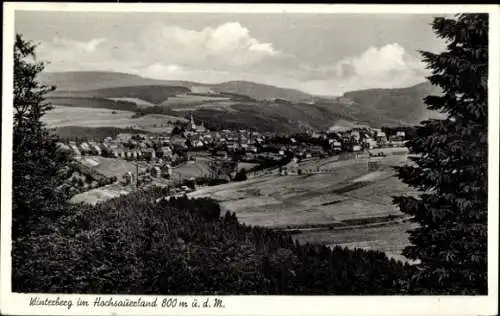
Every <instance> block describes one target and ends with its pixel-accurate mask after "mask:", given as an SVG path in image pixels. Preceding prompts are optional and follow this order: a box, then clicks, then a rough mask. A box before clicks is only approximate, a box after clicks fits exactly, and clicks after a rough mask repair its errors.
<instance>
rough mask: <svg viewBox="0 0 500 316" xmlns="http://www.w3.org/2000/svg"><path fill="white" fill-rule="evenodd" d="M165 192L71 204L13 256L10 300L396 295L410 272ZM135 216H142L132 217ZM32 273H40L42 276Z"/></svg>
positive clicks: (379, 257) (375, 256) (375, 255)
mask: <svg viewBox="0 0 500 316" xmlns="http://www.w3.org/2000/svg"><path fill="white" fill-rule="evenodd" d="M165 194H166V192H165V191H164V190H162V189H153V190H152V191H148V192H137V193H134V194H130V195H129V196H126V197H120V198H116V199H113V200H110V201H108V202H105V203H103V204H99V205H97V206H88V205H76V206H71V207H69V206H68V208H67V209H66V210H65V212H64V214H65V215H63V216H62V217H61V218H60V219H58V220H57V221H56V222H54V223H52V224H47V226H46V227H44V228H43V229H42V230H41V231H40V232H39V233H37V234H36V235H30V236H26V237H23V238H22V239H20V240H18V241H17V242H16V243H15V244H14V248H13V256H12V260H13V266H14V269H13V274H12V278H13V282H12V284H13V285H14V288H13V291H15V292H50V293H61V292H64V293H114V294H118V293H120V294H126V293H127V294H307V295H311V294H399V293H402V291H404V289H403V287H402V285H401V284H402V280H404V279H405V278H406V275H407V273H408V272H409V270H410V267H409V266H404V265H403V264H402V263H400V262H396V261H394V260H389V259H387V257H386V255H385V254H383V253H381V252H373V251H364V250H361V249H359V250H354V251H353V250H347V249H342V248H339V247H337V248H335V249H333V250H330V249H329V248H327V247H325V246H319V245H310V244H308V245H299V244H297V243H295V242H294V241H293V240H292V239H291V237H290V236H287V235H285V234H284V233H279V232H275V231H272V230H269V229H265V228H258V227H249V226H245V225H242V224H240V223H238V220H237V219H236V217H235V215H234V214H230V213H227V214H221V213H220V209H219V206H218V204H216V203H215V202H213V201H212V200H209V199H203V200H188V199H187V198H180V199H177V200H172V201H168V202H167V201H164V200H162V201H160V202H159V203H156V201H155V200H156V199H158V198H160V197H162V196H164V195H165ZM138 210H140V211H138ZM38 271H47V272H45V273H39V272H38Z"/></svg>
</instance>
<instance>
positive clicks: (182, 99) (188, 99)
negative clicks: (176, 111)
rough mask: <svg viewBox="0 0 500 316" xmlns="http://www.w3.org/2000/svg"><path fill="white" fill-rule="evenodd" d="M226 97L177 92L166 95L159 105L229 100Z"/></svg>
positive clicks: (184, 104) (196, 103) (197, 103)
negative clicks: (171, 95)
mask: <svg viewBox="0 0 500 316" xmlns="http://www.w3.org/2000/svg"><path fill="white" fill-rule="evenodd" d="M229 100H230V98H228V97H218V96H203V95H193V94H178V95H176V96H175V97H168V99H166V100H165V101H163V102H162V103H161V104H160V105H162V106H167V107H168V106H176V105H183V106H187V105H199V104H203V103H205V102H216V101H229Z"/></svg>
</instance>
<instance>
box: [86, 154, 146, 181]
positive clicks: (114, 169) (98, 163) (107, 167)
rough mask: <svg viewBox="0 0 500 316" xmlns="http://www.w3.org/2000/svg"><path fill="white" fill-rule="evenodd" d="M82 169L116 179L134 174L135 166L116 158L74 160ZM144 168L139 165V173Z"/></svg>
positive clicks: (87, 157)
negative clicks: (130, 173) (91, 170)
mask: <svg viewBox="0 0 500 316" xmlns="http://www.w3.org/2000/svg"><path fill="white" fill-rule="evenodd" d="M76 160H77V161H78V162H80V164H81V165H82V166H83V167H84V168H91V169H93V170H94V171H95V172H98V173H100V174H103V175H105V176H107V177H113V176H116V177H117V178H118V179H121V177H122V176H123V175H124V174H125V173H127V172H128V171H131V172H133V173H135V172H136V166H135V164H134V163H132V162H130V161H126V160H123V159H116V158H106V157H100V156H86V157H81V158H77V159H76ZM143 169H144V168H143V167H141V165H139V171H141V170H143Z"/></svg>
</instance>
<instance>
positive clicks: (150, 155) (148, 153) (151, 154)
mask: <svg viewBox="0 0 500 316" xmlns="http://www.w3.org/2000/svg"><path fill="white" fill-rule="evenodd" d="M142 153H143V155H144V158H146V159H155V158H156V152H155V150H154V149H153V148H146V149H144V150H143V151H142Z"/></svg>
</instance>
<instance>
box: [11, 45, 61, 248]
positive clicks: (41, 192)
mask: <svg viewBox="0 0 500 316" xmlns="http://www.w3.org/2000/svg"><path fill="white" fill-rule="evenodd" d="M35 48H36V46H35V45H34V44H33V43H31V42H29V41H25V40H24V39H23V38H22V36H21V35H16V41H15V45H14V124H13V125H14V131H13V148H12V155H13V157H12V158H13V165H12V169H13V182H12V219H13V226H12V233H13V239H15V238H16V237H18V236H21V235H24V234H27V233H29V232H31V231H33V230H34V229H35V228H36V227H39V226H40V225H39V223H40V222H43V221H44V220H46V219H50V218H51V217H53V216H55V215H57V214H58V210H59V207H58V206H59V205H60V204H61V201H64V199H65V198H66V195H65V193H64V192H63V191H62V190H60V185H61V184H62V183H63V180H64V178H65V174H64V172H63V170H64V167H65V166H66V165H67V163H68V156H67V154H65V153H64V152H61V151H60V150H57V138H55V136H53V135H51V134H50V133H49V132H48V131H47V129H46V128H44V126H43V124H42V122H41V120H40V119H41V117H42V116H43V115H44V114H45V112H46V111H48V110H50V108H51V107H50V105H49V104H47V103H46V102H44V95H45V94H46V93H47V92H49V91H51V90H53V88H51V87H46V86H42V85H40V84H39V83H38V82H37V81H36V77H37V75H38V74H39V73H40V72H41V71H42V70H43V69H44V65H43V63H40V62H37V61H36V56H35Z"/></svg>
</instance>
